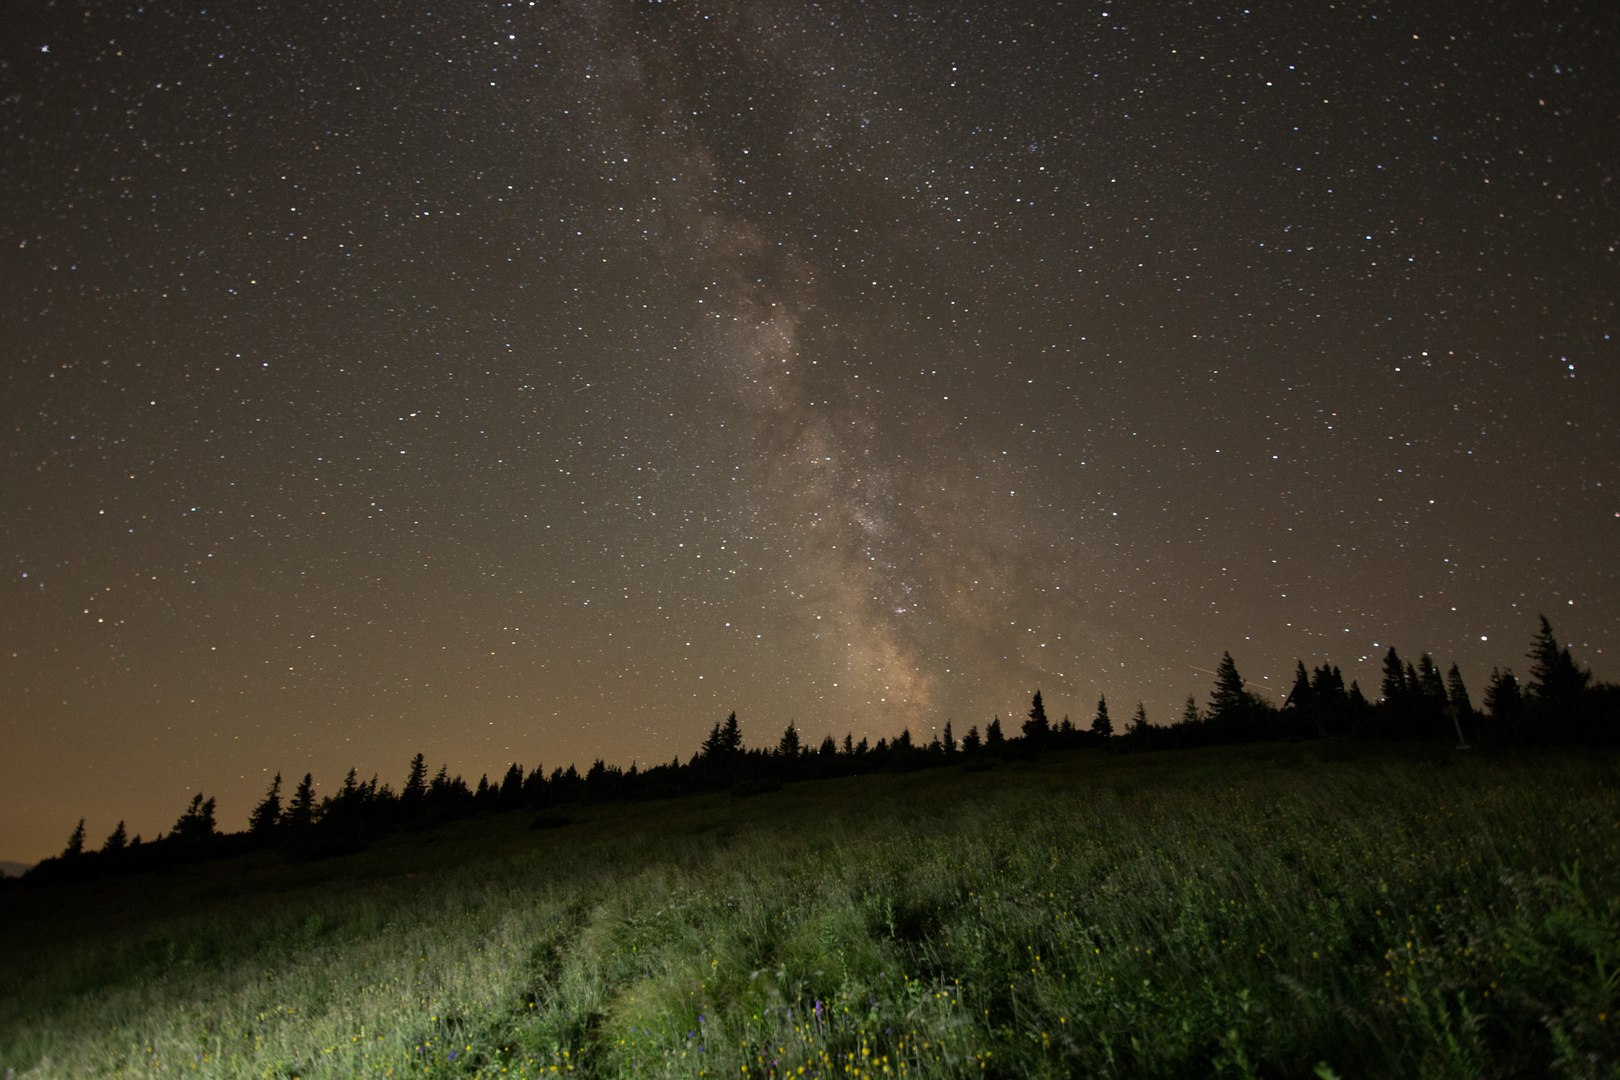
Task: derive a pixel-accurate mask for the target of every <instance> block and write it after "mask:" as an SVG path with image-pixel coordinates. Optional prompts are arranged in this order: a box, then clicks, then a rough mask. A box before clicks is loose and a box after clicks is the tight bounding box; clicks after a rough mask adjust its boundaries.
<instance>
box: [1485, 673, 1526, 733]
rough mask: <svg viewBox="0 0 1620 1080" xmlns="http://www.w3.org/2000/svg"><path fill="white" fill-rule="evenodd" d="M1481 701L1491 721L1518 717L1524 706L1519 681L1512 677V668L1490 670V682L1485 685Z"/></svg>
mask: <svg viewBox="0 0 1620 1080" xmlns="http://www.w3.org/2000/svg"><path fill="white" fill-rule="evenodd" d="M1483 701H1484V705H1485V711H1486V712H1488V713H1490V714H1491V719H1493V720H1496V721H1498V722H1501V721H1504V720H1510V719H1512V718H1513V717H1515V716H1517V715H1518V713H1519V710H1520V709H1521V708H1522V707H1523V705H1524V695H1523V694H1522V693H1521V692H1520V690H1519V680H1518V679H1517V678H1515V677H1514V675H1513V669H1512V668H1506V669H1504V670H1502V671H1498V670H1496V669H1495V668H1491V681H1490V682H1488V683H1486V684H1485V697H1484V699H1483Z"/></svg>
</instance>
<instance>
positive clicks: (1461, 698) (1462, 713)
mask: <svg viewBox="0 0 1620 1080" xmlns="http://www.w3.org/2000/svg"><path fill="white" fill-rule="evenodd" d="M1446 703H1447V704H1448V705H1450V706H1451V708H1453V709H1456V710H1457V718H1458V719H1459V720H1462V721H1467V720H1468V719H1469V718H1471V717H1472V716H1473V715H1474V704H1473V702H1471V701H1469V700H1468V687H1466V686H1464V685H1463V677H1462V672H1461V671H1458V670H1457V665H1456V664H1452V665H1451V670H1450V671H1448V672H1446Z"/></svg>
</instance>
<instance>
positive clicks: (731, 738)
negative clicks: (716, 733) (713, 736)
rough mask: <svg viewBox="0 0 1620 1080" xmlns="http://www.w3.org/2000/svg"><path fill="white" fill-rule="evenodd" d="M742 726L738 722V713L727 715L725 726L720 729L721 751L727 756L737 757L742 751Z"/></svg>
mask: <svg viewBox="0 0 1620 1080" xmlns="http://www.w3.org/2000/svg"><path fill="white" fill-rule="evenodd" d="M742 748H743V743H742V728H741V727H739V726H738V724H737V714H736V713H735V712H733V713H732V714H731V715H730V716H728V717H726V723H725V726H724V727H722V728H721V729H720V752H721V753H722V754H724V755H725V756H726V757H735V756H736V755H738V754H740V753H742Z"/></svg>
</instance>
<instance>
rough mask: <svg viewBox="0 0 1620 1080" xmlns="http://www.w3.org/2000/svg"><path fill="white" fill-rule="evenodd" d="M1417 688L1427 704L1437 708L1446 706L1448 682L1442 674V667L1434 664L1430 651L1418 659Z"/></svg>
mask: <svg viewBox="0 0 1620 1080" xmlns="http://www.w3.org/2000/svg"><path fill="white" fill-rule="evenodd" d="M1417 688H1418V692H1419V693H1420V694H1422V695H1423V701H1424V703H1425V704H1427V705H1429V706H1432V707H1434V708H1437V709H1444V708H1445V707H1446V682H1445V680H1444V679H1443V678H1441V676H1440V669H1439V668H1437V667H1435V666H1434V658H1433V657H1431V656H1430V655H1429V654H1428V653H1424V654H1423V658H1422V659H1421V660H1419V661H1418V669H1417Z"/></svg>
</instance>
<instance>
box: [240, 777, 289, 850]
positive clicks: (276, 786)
mask: <svg viewBox="0 0 1620 1080" xmlns="http://www.w3.org/2000/svg"><path fill="white" fill-rule="evenodd" d="M279 824H281V774H280V773H276V778H275V779H274V780H272V781H270V790H269V791H268V792H266V793H265V796H264V799H263V801H262V802H260V803H259V805H258V806H255V807H254V808H253V813H252V814H250V815H249V816H248V831H249V832H255V833H259V834H260V835H263V834H264V833H267V832H269V831H270V830H271V829H274V828H275V827H276V826H277V825H279Z"/></svg>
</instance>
